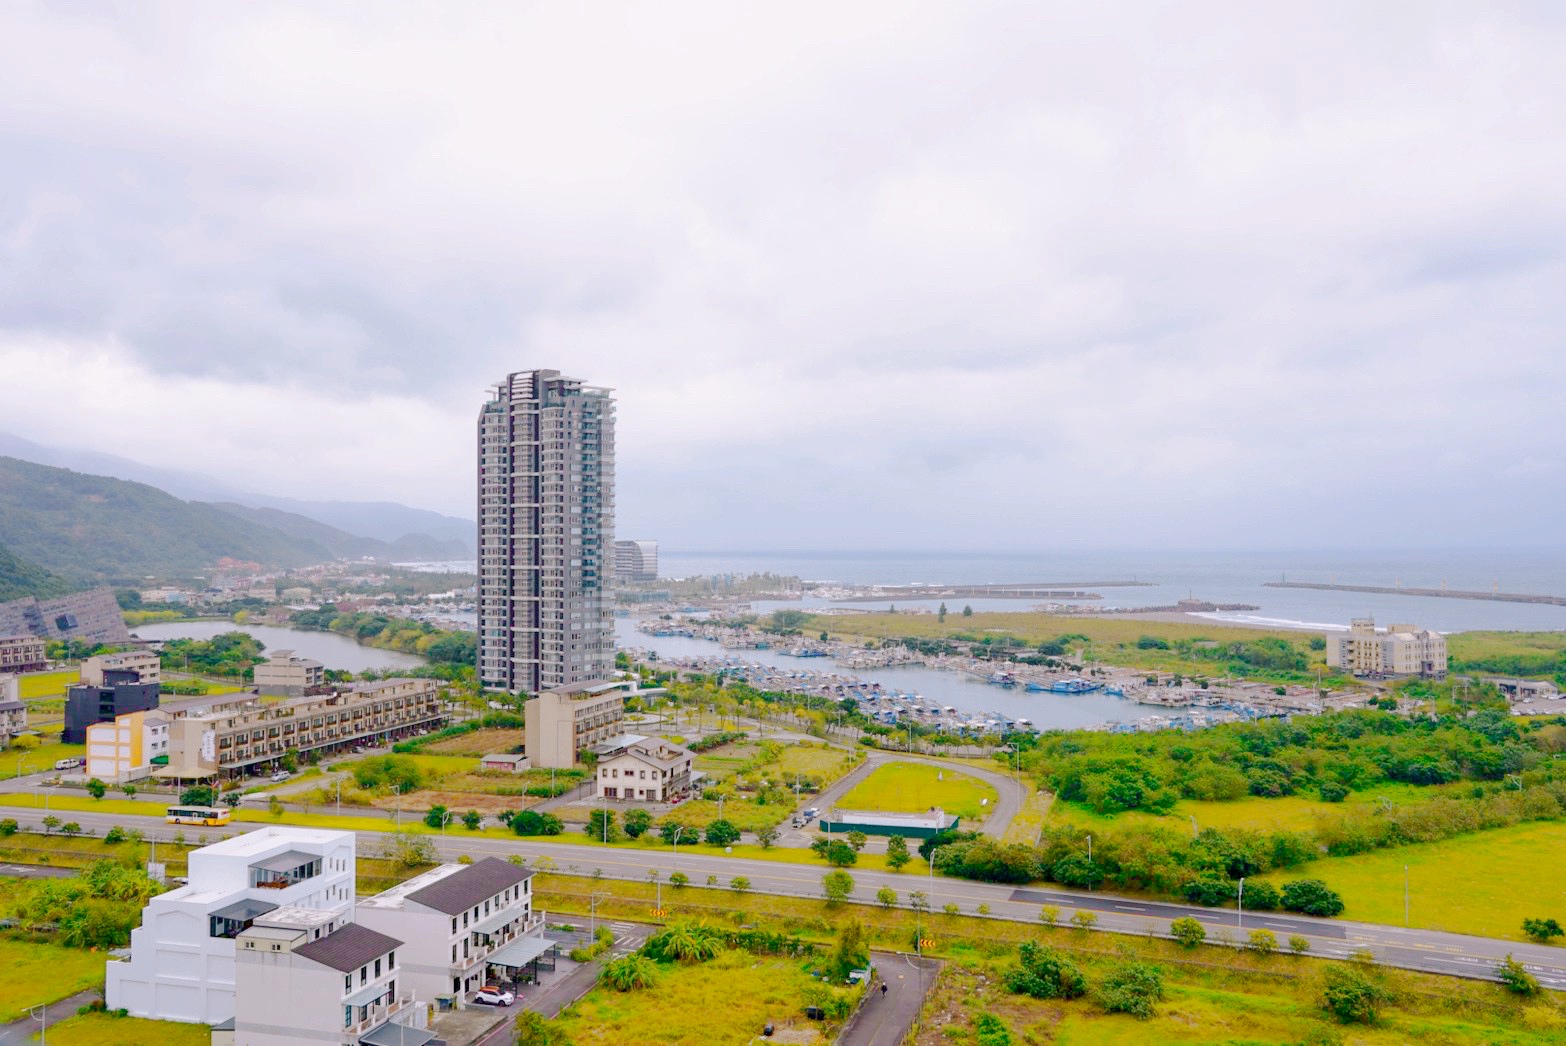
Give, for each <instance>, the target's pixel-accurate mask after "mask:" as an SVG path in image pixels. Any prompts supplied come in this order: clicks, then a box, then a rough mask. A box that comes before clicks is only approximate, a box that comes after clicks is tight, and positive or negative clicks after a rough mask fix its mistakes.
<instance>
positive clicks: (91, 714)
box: [60, 668, 162, 745]
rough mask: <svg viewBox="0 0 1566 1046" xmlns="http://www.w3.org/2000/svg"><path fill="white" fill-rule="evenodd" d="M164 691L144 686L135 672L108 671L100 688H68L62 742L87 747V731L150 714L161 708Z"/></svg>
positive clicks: (110, 669)
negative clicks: (134, 715)
mask: <svg viewBox="0 0 1566 1046" xmlns="http://www.w3.org/2000/svg"><path fill="white" fill-rule="evenodd" d="M161 689H162V688H161V687H160V686H159V685H158V684H157V683H143V682H141V681H140V677H139V676H138V675H137V674H136V673H135V672H132V671H120V670H118V669H113V668H109V669H105V670H104V672H103V684H102V685H101V686H83V685H80V684H78V685H77V686H72V687H67V688H66V691H65V729H64V730H62V731H61V732H60V740H61V741H64V742H65V743H66V744H68V745H80V744H86V743H87V728H88V727H89V726H92V725H93V724H94V723H112V722H113V721H114V720H115V719H116V718H117V717H119V716H122V715H125V714H127V713H129V712H147V711H150V710H151V709H154V708H157V707H158V695H159V693H160V692H161Z"/></svg>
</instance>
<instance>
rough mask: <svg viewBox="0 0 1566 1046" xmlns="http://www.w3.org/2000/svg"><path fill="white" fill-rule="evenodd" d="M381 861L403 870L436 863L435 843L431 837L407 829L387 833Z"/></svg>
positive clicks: (397, 829)
mask: <svg viewBox="0 0 1566 1046" xmlns="http://www.w3.org/2000/svg"><path fill="white" fill-rule="evenodd" d="M381 859H382V860H385V861H390V862H391V863H392V864H395V865H397V866H398V867H401V868H417V867H419V866H420V865H424V864H434V863H435V843H434V841H433V840H431V839H430V837H429V836H427V835H424V834H422V833H419V832H415V831H412V830H410V829H407V828H396V829H393V830H392V831H390V832H387V833H386V838H385V839H384V840H383V841H382V843H381Z"/></svg>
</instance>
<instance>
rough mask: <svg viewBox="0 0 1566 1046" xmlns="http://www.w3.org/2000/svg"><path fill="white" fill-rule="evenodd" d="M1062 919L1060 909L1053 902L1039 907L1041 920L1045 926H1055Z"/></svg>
mask: <svg viewBox="0 0 1566 1046" xmlns="http://www.w3.org/2000/svg"><path fill="white" fill-rule="evenodd" d="M1059 921H1060V909H1059V908H1057V907H1056V906H1055V905H1053V904H1046V905H1045V906H1044V907H1042V908H1040V909H1039V922H1041V923H1043V924H1044V925H1045V926H1054V925H1055V924H1056V923H1058V922H1059Z"/></svg>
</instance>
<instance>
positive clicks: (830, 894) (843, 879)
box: [821, 869, 854, 904]
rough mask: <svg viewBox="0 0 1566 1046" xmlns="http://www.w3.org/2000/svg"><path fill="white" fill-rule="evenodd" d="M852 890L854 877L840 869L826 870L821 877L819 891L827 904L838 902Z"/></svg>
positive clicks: (844, 899)
mask: <svg viewBox="0 0 1566 1046" xmlns="http://www.w3.org/2000/svg"><path fill="white" fill-rule="evenodd" d="M853 892H854V877H853V876H852V875H849V874H848V873H847V872H845V871H843V870H842V869H838V870H836V871H832V872H828V873H826V874H825V875H823V876H822V877H821V893H822V894H823V895H824V896H825V897H826V899H827V903H828V904H838V903H840V902H842V901H846V900H847V899H848V896H849V894H851V893H853Z"/></svg>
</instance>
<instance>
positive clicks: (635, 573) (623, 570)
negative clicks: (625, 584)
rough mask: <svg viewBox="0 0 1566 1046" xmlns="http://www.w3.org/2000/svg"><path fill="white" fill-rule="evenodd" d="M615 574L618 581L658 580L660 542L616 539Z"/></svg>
mask: <svg viewBox="0 0 1566 1046" xmlns="http://www.w3.org/2000/svg"><path fill="white" fill-rule="evenodd" d="M614 576H615V580H617V581H657V580H658V542H656V541H616V542H615V543H614Z"/></svg>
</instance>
